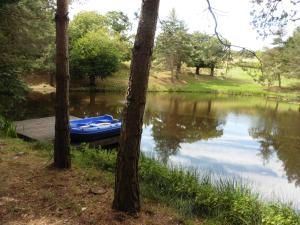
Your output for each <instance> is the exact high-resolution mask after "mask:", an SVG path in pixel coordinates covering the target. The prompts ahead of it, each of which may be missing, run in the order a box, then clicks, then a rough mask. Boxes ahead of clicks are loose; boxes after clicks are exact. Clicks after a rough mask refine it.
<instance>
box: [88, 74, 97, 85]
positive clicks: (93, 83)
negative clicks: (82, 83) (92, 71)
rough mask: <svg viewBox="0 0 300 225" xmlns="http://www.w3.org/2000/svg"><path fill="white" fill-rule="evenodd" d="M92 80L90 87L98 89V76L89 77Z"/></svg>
mask: <svg viewBox="0 0 300 225" xmlns="http://www.w3.org/2000/svg"><path fill="white" fill-rule="evenodd" d="M89 78H90V87H96V76H89Z"/></svg>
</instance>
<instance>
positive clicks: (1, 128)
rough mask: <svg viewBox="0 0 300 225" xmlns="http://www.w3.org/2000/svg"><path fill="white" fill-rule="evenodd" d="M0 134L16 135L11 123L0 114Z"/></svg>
mask: <svg viewBox="0 0 300 225" xmlns="http://www.w3.org/2000/svg"><path fill="white" fill-rule="evenodd" d="M0 135H3V136H5V137H13V138H15V137H17V132H16V128H15V126H14V125H13V123H12V122H11V121H9V120H7V119H5V118H4V117H3V116H1V115H0Z"/></svg>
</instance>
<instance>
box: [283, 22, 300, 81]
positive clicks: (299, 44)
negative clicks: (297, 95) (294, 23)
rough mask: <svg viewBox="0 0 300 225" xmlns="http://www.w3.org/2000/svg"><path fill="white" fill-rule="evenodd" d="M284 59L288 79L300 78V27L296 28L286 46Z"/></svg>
mask: <svg viewBox="0 0 300 225" xmlns="http://www.w3.org/2000/svg"><path fill="white" fill-rule="evenodd" d="M282 58H284V59H285V63H286V65H285V72H286V73H287V76H288V77H295V78H300V64H299V63H298V62H299V60H300V27H298V28H296V29H295V31H294V33H293V35H292V37H290V38H289V39H288V40H287V41H286V43H285V45H284V51H283V56H282Z"/></svg>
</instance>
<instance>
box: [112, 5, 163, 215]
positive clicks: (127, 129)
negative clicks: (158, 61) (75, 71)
mask: <svg viewBox="0 0 300 225" xmlns="http://www.w3.org/2000/svg"><path fill="white" fill-rule="evenodd" d="M158 8H159V0H143V1H142V11H141V18H140V21H139V26H138V31H137V36H136V39H135V43H134V48H133V54H132V62H131V68H130V70H131V72H130V78H129V87H128V92H127V103H126V105H125V107H124V115H123V124H122V131H121V140H120V149H119V151H118V157H117V168H116V179H115V193H114V201H113V208H114V209H116V210H120V211H126V212H131V213H137V212H139V211H140V208H141V206H140V190H139V179H138V161H139V155H140V143H141V134H142V126H143V115H144V111H145V103H146V92H147V87H148V80H149V70H150V64H151V56H152V49H153V45H154V36H155V30H156V23H157V17H158Z"/></svg>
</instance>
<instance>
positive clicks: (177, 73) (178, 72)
mask: <svg viewBox="0 0 300 225" xmlns="http://www.w3.org/2000/svg"><path fill="white" fill-rule="evenodd" d="M180 73H181V62H177V63H176V79H177V80H178V79H179V74H180Z"/></svg>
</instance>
